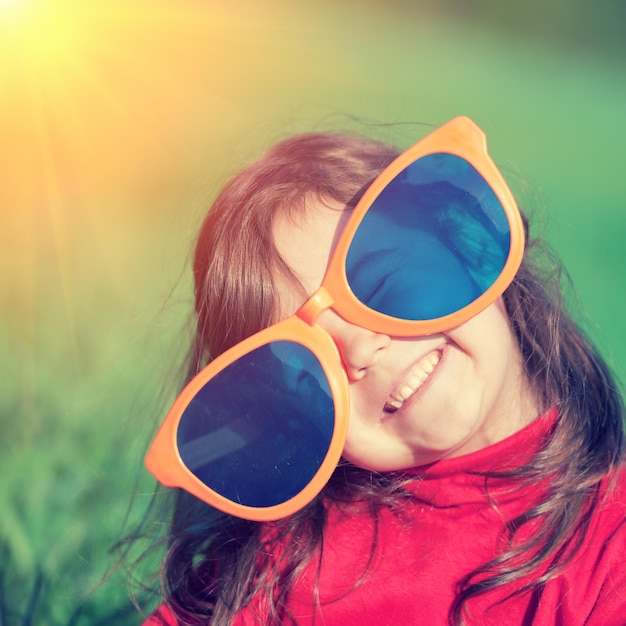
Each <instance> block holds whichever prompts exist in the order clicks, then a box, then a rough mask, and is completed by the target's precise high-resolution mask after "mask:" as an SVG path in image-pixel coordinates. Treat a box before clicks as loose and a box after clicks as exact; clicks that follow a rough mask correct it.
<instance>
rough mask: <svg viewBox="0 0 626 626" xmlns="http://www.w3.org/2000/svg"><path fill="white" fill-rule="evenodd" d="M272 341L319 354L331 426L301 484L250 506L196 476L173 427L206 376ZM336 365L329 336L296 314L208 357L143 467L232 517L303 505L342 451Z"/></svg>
mask: <svg viewBox="0 0 626 626" xmlns="http://www.w3.org/2000/svg"><path fill="white" fill-rule="evenodd" d="M273 341H292V342H294V343H298V344H300V345H302V346H304V347H305V348H307V349H308V350H310V351H311V352H312V353H313V354H314V355H315V357H316V358H317V359H318V361H319V362H320V365H321V367H322V369H323V371H324V374H325V375H326V378H327V379H328V384H329V387H330V391H331V395H332V398H333V403H334V407H335V415H334V426H333V433H332V436H331V440H330V444H329V446H328V452H327V453H326V456H325V458H324V460H323V461H322V463H321V464H320V467H319V468H318V470H317V472H316V473H315V474H314V475H313V477H312V478H311V480H310V482H309V483H308V484H307V485H306V487H305V488H304V489H302V490H301V491H300V492H299V493H297V494H296V495H295V496H293V497H292V498H290V499H289V500H286V501H284V502H281V503H279V504H276V505H272V506H267V507H254V506H248V505H245V504H240V503H237V502H234V501H233V500H230V499H228V498H226V497H225V496H223V495H221V494H220V493H218V492H217V491H214V490H213V489H211V488H210V487H208V486H207V485H205V484H204V483H203V482H202V481H201V480H200V479H199V478H197V477H196V476H195V475H194V474H193V472H192V471H191V470H190V469H188V468H187V466H186V465H185V462H184V461H183V459H182V458H181V456H180V452H179V450H178V443H177V432H178V425H179V424H180V421H181V419H182V417H183V413H184V411H185V409H186V408H187V407H188V406H189V404H190V402H191V400H192V399H193V398H194V397H195V395H196V394H197V393H198V391H199V390H200V389H201V388H202V387H203V386H204V385H205V384H206V383H207V382H208V381H209V380H211V379H212V378H213V377H214V376H215V375H216V374H217V373H218V372H220V371H222V370H224V369H225V368H226V367H227V366H228V365H229V364H231V363H234V362H235V361H236V360H237V359H239V358H240V357H242V356H244V355H245V354H248V353H249V352H251V351H252V350H254V349H256V348H259V347H261V346H264V345H267V344H268V343H271V342H273ZM333 363H337V367H334V366H333V365H332V364H333ZM340 364H341V360H340V357H339V353H338V351H337V347H336V346H335V344H334V342H333V341H332V339H331V338H330V336H329V335H328V334H327V333H326V332H325V331H324V330H322V329H321V328H320V327H318V326H309V325H308V324H307V323H306V322H303V321H302V320H301V319H299V318H298V317H296V316H295V315H294V316H291V317H290V318H288V319H286V320H284V321H282V322H279V323H278V324H275V325H274V326H270V327H269V328H266V329H264V330H262V331H260V332H258V333H256V334H255V335H252V336H251V337H249V338H248V339H245V340H244V341H242V342H241V343H238V344H236V345H235V346H233V347H232V348H230V349H229V350H227V351H226V352H224V353H223V354H221V355H220V356H218V357H217V358H216V359H214V360H213V361H211V363H209V365H207V366H206V367H205V368H204V369H203V370H202V371H200V372H199V373H198V374H197V375H196V376H195V377H194V378H192V380H191V381H190V382H189V383H188V384H187V385H186V386H185V387H184V389H183V390H182V391H181V393H180V394H179V395H178V397H177V398H176V400H175V401H174V404H173V405H172V407H171V408H170V410H169V411H168V413H167V415H166V417H165V420H164V421H163V423H162V425H161V427H160V428H159V430H158V432H157V434H156V436H155V438H154V440H153V442H152V444H151V446H150V448H149V450H148V453H147V455H146V459H145V464H146V467H147V469H148V471H149V472H150V473H151V474H152V475H153V476H154V477H155V478H156V479H157V480H158V481H159V482H160V483H162V484H163V485H165V486H167V487H178V488H181V489H184V490H185V491H188V492H189V493H191V494H192V495H194V496H196V497H197V498H199V499H201V500H203V501H204V502H207V503H208V504H210V505H211V506H214V507H215V508H217V509H219V510H221V511H223V512H224V513H228V514H231V515H234V516H237V517H242V518H245V519H248V520H253V521H259V522H261V521H272V520H276V519H280V518H283V517H287V516H288V515H291V514H293V513H295V512H296V511H298V510H300V509H301V508H303V507H304V506H305V505H306V504H308V503H309V502H310V501H311V500H312V499H313V498H314V497H315V496H316V495H317V494H318V493H319V492H320V491H321V490H322V488H323V487H324V485H326V483H327V482H328V479H329V478H330V476H331V474H332V473H333V471H334V470H335V468H336V467H337V464H338V463H339V459H340V458H341V453H342V452H343V447H344V444H345V439H346V433H347V429H348V414H349V406H348V403H349V395H348V382H347V378H346V375H345V372H344V371H343V369H342V368H341V365H340Z"/></svg>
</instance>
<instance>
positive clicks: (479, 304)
mask: <svg viewBox="0 0 626 626" xmlns="http://www.w3.org/2000/svg"><path fill="white" fill-rule="evenodd" d="M442 152H443V153H448V154H452V155H456V156H459V157H462V158H463V159H465V160H466V161H468V162H469V163H470V164H471V165H472V166H473V167H474V168H475V169H476V170H477V171H478V173H479V174H480V175H481V176H482V177H483V178H484V180H485V181H486V182H487V183H488V185H489V186H490V187H491V189H492V190H493V192H494V193H495V195H496V197H497V198H498V200H499V201H500V203H501V205H502V207H503V209H504V212H505V214H506V217H507V219H508V222H509V226H510V248H509V255H508V258H507V260H506V262H505V265H504V267H503V269H502V272H501V273H500V275H499V276H498V278H497V279H496V281H495V282H494V283H493V284H492V285H491V286H490V287H489V288H488V289H487V290H486V291H485V293H483V294H482V295H481V296H479V297H478V298H477V299H476V300H474V301H473V302H471V303H470V304H468V305H467V306H465V307H464V308H462V309H460V310H459V311H455V312H453V313H451V314H450V315H446V316H444V317H440V318H437V319H434V320H426V321H411V320H403V319H398V318H394V317H390V316H388V315H385V314H383V313H379V312H377V311H374V310H372V309H369V308H368V307H367V306H365V305H364V304H363V303H361V302H360V301H359V300H358V299H357V298H356V297H355V296H354V294H353V293H352V291H351V290H350V287H349V285H348V280H347V277H346V270H345V264H346V257H347V254H348V249H349V247H350V243H351V241H352V238H353V236H354V234H355V232H356V230H357V228H358V226H359V224H360V223H361V221H362V219H363V216H364V215H365V213H366V212H367V210H368V209H369V207H370V206H371V205H372V203H373V202H374V201H375V200H376V198H377V197H378V196H379V194H380V193H381V192H382V190H383V189H384V188H385V187H386V186H387V185H388V184H389V183H390V182H391V181H392V180H393V179H394V178H395V177H396V176H397V175H398V174H399V173H400V172H401V171H403V170H404V169H405V168H406V167H408V166H409V165H410V164H411V163H413V162H415V161H417V160H418V159H420V158H421V157H424V156H427V155H429V154H433V153H442ZM523 255H524V228H523V224H522V219H521V215H520V212H519V209H518V208H517V205H516V203H515V200H514V198H513V194H512V193H511V191H510V190H509V188H508V186H507V184H506V182H505V180H504V178H503V177H502V175H501V174H500V172H499V171H498V169H497V167H496V165H495V163H494V162H493V161H492V160H491V158H490V157H489V155H488V153H487V141H486V137H485V134H484V133H483V131H482V130H481V129H480V128H479V127H478V126H477V125H476V124H475V123H474V122H473V121H472V120H470V119H469V118H467V117H457V118H454V119H453V120H451V121H449V122H448V123H446V124H444V125H443V126H441V127H439V128H438V129H436V130H434V131H433V132H431V133H430V134H429V135H427V136H426V137H424V138H423V139H421V140H420V141H419V142H417V143H416V144H415V145H414V146H412V147H411V148H409V149H408V150H406V151H405V152H403V153H402V154H401V155H400V156H399V157H398V158H397V159H396V160H395V161H393V162H392V163H391V164H390V165H389V166H388V167H387V168H385V170H383V172H382V173H381V174H380V175H379V176H378V177H377V178H376V179H375V180H374V182H373V183H372V184H371V185H370V186H369V187H368V189H367V190H366V192H365V193H364V194H363V196H362V198H361V199H360V200H359V202H358V204H357V205H356V207H355V209H354V211H353V213H352V215H351V216H350V218H349V220H348V222H347V224H346V226H345V228H344V230H343V232H342V234H341V237H340V239H339V241H338V243H337V246H336V248H335V251H334V252H333V255H332V257H331V259H330V262H329V265H328V269H327V271H326V274H325V276H324V280H323V281H322V285H321V286H320V288H319V289H318V290H317V291H316V292H315V293H314V294H313V295H312V296H311V297H310V298H309V299H308V300H307V301H306V302H305V303H304V305H303V306H302V307H301V308H300V309H299V310H298V311H297V312H296V313H295V314H294V315H292V316H291V317H289V318H287V319H286V320H284V321H282V322H279V323H277V324H274V325H272V326H270V327H268V328H266V329H264V330H262V331H260V332H258V333H256V334H254V335H252V336H251V337H248V338H247V339H245V340H244V341H242V342H240V343H238V344H237V345H235V346H233V347H232V348H230V349H229V350H227V351H226V352H224V353H223V354H221V355H220V356H218V357H217V358H215V359H214V360H213V361H211V363H209V364H208V365H207V366H206V367H205V368H204V369H203V370H202V371H200V372H199V373H198V374H197V375H196V376H195V377H194V378H193V379H192V380H191V381H190V382H189V383H188V384H187V386H186V387H185V388H184V389H183V390H182V392H181V393H180V395H179V396H178V398H177V399H176V400H175V402H174V404H173V405H172V407H171V409H170V410H169V412H168V414H167V416H166V417H165V420H164V422H163V424H162V425H161V427H160V429H159V431H158V432H157V434H156V436H155V438H154V441H153V442H152V444H151V446H150V448H149V450H148V453H147V456H146V466H147V468H148V470H149V471H150V473H151V474H153V475H154V476H155V477H156V478H157V480H158V481H159V482H161V483H162V484H164V485H166V486H168V487H180V488H182V489H185V490H186V491H188V492H189V493H191V494H193V495H194V496H196V497H197V498H199V499H201V500H203V501H204V502H207V503H208V504H210V505H211V506H214V507H215V508H217V509H219V510H221V511H223V512H225V513H228V514H231V515H234V516H237V517H242V518H245V519H250V520H256V521H269V520H275V519H280V518H283V517H287V516H289V515H291V514H293V513H295V512H296V511H298V510H300V509H301V508H303V507H304V506H305V505H306V504H308V503H309V502H310V501H311V500H312V499H313V498H314V497H315V496H316V495H317V494H318V493H319V492H320V491H321V490H322V488H323V487H324V485H325V484H326V483H327V482H328V479H329V478H330V476H331V474H332V473H333V471H334V470H335V468H336V466H337V463H338V462H339V459H340V457H341V453H342V451H343V447H344V443H345V438H346V433H347V429H348V415H349V391H348V380H347V377H346V374H345V372H344V370H343V368H342V366H341V358H340V355H339V352H338V350H337V347H336V345H335V343H334V342H333V340H332V338H331V337H330V335H329V334H328V333H327V332H326V331H324V330H323V329H322V328H321V327H320V326H319V325H317V319H318V317H319V315H320V314H321V313H322V312H323V311H325V310H326V309H329V308H332V309H333V311H335V313H337V314H338V315H340V316H341V317H342V318H343V319H345V320H346V321H348V322H350V323H352V324H355V325H358V326H361V327H364V328H367V329H369V330H372V331H374V332H378V333H382V334H386V335H391V336H396V337H418V336H421V335H428V334H433V333H437V332H443V331H445V330H450V329H452V328H455V327H457V326H460V325H461V324H463V323H465V322H466V321H468V320H469V319H471V318H472V317H474V316H475V315H476V314H477V313H479V312H480V311H482V310H484V309H485V308H487V306H489V305H490V304H492V303H493V302H494V301H495V300H496V299H497V298H498V297H499V296H500V295H502V293H503V292H504V290H505V289H506V288H507V287H508V285H509V284H510V283H511V281H512V280H513V278H514V276H515V274H516V272H517V270H518V269H519V266H520V264H521V262H522V258H523ZM281 340H282V341H293V342H295V343H298V344H301V345H303V346H305V347H306V348H308V349H309V350H310V351H311V352H312V353H313V354H314V355H315V356H316V358H317V359H318V360H319V362H320V364H321V366H322V368H323V370H324V373H325V374H326V377H327V379H328V384H329V386H330V390H331V394H332V397H333V401H334V406H335V421H334V429H333V434H332V438H331V442H330V444H329V449H328V452H327V454H326V457H325V458H324V460H323V462H322V464H321V466H320V468H319V469H318V471H317V472H316V473H315V475H314V476H313V477H312V479H311V481H310V482H309V483H308V485H306V486H305V487H304V488H303V489H302V491H300V492H299V493H298V494H296V495H295V496H294V497H293V498H291V499H289V500H287V501H285V502H281V503H279V504H276V505H273V506H268V507H251V506H246V505H243V504H240V503H237V502H234V501H232V500H229V499H228V498H225V497H224V496H222V495H220V494H219V493H217V492H215V491H213V490H212V489H211V488H210V487H207V486H206V485H205V484H204V483H203V482H202V481H201V480H199V479H198V478H196V476H195V475H194V474H193V473H192V472H191V471H190V470H189V469H188V468H187V467H186V466H185V464H184V462H183V460H182V458H181V456H180V453H179V451H178V445H177V430H178V425H179V423H180V420H181V418H182V415H183V413H184V411H185V409H186V408H187V407H188V406H189V404H190V402H191V401H192V399H193V398H194V397H195V396H196V394H197V393H198V392H199V391H200V389H202V387H203V386H204V385H205V384H206V383H207V382H208V381H209V380H211V379H212V378H213V377H214V376H216V375H217V374H218V373H219V372H220V371H222V370H224V369H225V368H226V367H227V366H228V365H230V364H231V363H233V362H235V361H236V360H237V359H239V358H241V357H242V356H244V355H246V354H248V353H249V352H251V351H253V350H255V349H257V348H259V347H261V346H263V345H266V344H268V343H271V342H273V341H281Z"/></svg>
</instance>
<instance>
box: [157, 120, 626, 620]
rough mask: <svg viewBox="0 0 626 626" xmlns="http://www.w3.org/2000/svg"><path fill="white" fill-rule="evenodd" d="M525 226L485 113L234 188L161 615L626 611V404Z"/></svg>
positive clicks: (286, 161) (183, 405)
mask: <svg viewBox="0 0 626 626" xmlns="http://www.w3.org/2000/svg"><path fill="white" fill-rule="evenodd" d="M381 172H382V173H381ZM379 174H380V175H379ZM372 181H374V182H372ZM525 231H527V224H526V221H525V218H524V217H523V216H522V215H521V214H520V212H519V210H518V208H517V207H516V206H515V203H514V201H513V198H512V196H511V194H510V192H509V190H508V188H507V187H506V184H505V183H504V181H503V180H502V178H501V176H500V174H499V173H498V172H497V170H496V169H495V166H494V164H493V162H492V161H491V160H490V159H489V157H488V156H487V153H486V144H485V139H484V135H483V134H482V132H481V131H480V129H478V128H477V127H476V126H475V125H474V124H473V123H472V122H471V121H470V120H468V119H467V118H457V119H455V120H453V121H452V122H449V123H448V124H446V125H444V126H443V127H441V128H440V129H438V130H436V131H434V132H433V133H431V134H430V135H428V136H427V137H426V138H425V139H423V140H422V141H421V142H419V143H418V144H416V146H414V147H413V148H411V149H410V150H409V151H407V152H406V153H404V154H402V155H400V156H399V155H398V153H397V151H395V150H394V149H393V148H390V147H388V146H386V145H382V144H379V143H376V142H372V141H366V140H362V139H357V138H354V137H348V136H341V135H335V134H324V133H313V134H306V135H302V136H297V137H294V138H291V139H288V140H286V141H284V142H282V143H280V144H279V145H277V146H276V147H274V148H273V149H272V150H270V151H269V152H268V153H267V154H265V155H264V156H262V157H261V158H260V159H259V160H258V161H256V162H254V163H252V164H251V165H249V166H248V167H247V168H245V169H244V170H243V171H242V172H241V173H240V174H238V175H237V176H236V177H235V178H234V179H233V180H232V181H231V182H230V183H229V184H228V185H227V186H226V188H225V189H224V190H223V191H222V193H221V194H220V195H219V197H218V198H217V200H216V201H215V204H214V206H213V207H212V209H211V211H210V212H209V214H208V216H207V218H206V220H205V222H204V224H203V226H202V229H201V232H200V236H199V238H198V242H197V246H196V254H195V259H194V267H193V271H194V279H195V298H196V313H197V324H196V334H195V341H194V345H193V349H192V358H191V363H190V368H189V381H190V382H189V384H188V385H187V387H186V388H185V390H184V391H183V392H182V394H181V396H180V397H179V399H178V400H177V401H176V403H175V404H174V406H173V407H172V410H171V411H170V413H169V414H168V417H167V418H166V420H165V422H164V424H163V426H162V428H161V429H160V431H159V433H158V434H157V437H156V439H155V442H154V443H153V445H152V447H151V449H150V452H149V455H148V459H147V463H148V467H149V469H150V470H151V471H152V472H153V473H154V474H155V475H157V477H158V478H159V479H160V480H161V481H162V482H163V483H165V484H167V485H169V486H177V487H183V488H184V490H178V491H177V493H176V502H175V507H174V511H173V517H172V519H171V528H170V533H169V549H168V551H167V555H166V558H165V562H164V563H163V567H162V580H163V597H164V603H163V605H162V606H161V607H160V608H159V610H157V612H156V613H155V614H154V615H152V616H151V617H150V618H149V619H148V621H147V622H146V624H147V625H149V626H157V625H159V624H165V625H181V626H182V625H187V624H208V623H211V624H212V625H215V624H220V625H221V624H224V625H226V624H237V625H242V624H324V625H334V624H341V625H342V626H346V625H350V624H355V625H356V624H359V625H361V624H377V625H383V624H408V625H412V624H428V625H430V624H447V623H449V624H481V625H482V624H498V625H501V624H513V625H518V624H520V625H522V624H523V625H530V624H532V625H541V626H544V625H549V624H550V625H552V624H555V625H556V624H561V625H568V626H572V625H574V626H575V625H578V624H580V625H582V624H585V625H587V626H593V625H596V626H600V625H602V626H607V625H611V624H612V625H615V626H617V625H618V624H620V625H623V624H624V623H626V568H624V567H623V566H622V560H623V557H622V555H623V554H624V548H625V547H626V545H625V544H626V528H625V524H624V519H625V515H624V514H625V511H626V499H625V495H624V494H625V489H624V474H623V471H622V469H621V461H622V446H623V443H622V442H623V433H622V404H621V400H620V397H619V395H618V393H617V391H616V387H615V384H614V382H613V380H612V378H611V375H610V373H609V372H608V370H607V367H606V365H605V363H604V362H603V360H602V359H601V358H600V356H599V355H598V354H597V352H596V351H595V350H594V348H593V347H592V346H591V345H590V344H589V342H588V341H587V340H586V338H585V337H584V336H583V334H582V332H581V331H580V329H579V328H578V327H577V326H576V325H575V323H574V322H573V321H572V320H571V318H570V317H569V316H568V315H567V313H566V312H565V311H564V308H563V305H562V303H561V299H560V296H559V292H558V286H557V285H555V284H554V281H551V280H549V279H548V277H547V275H544V273H542V272H541V271H540V270H539V269H538V268H537V267H536V266H535V265H534V264H533V260H532V258H531V257H532V251H533V248H534V247H535V244H534V243H533V242H530V243H528V244H525V243H524V242H525V235H526V234H527V233H526V232H525ZM262 329H266V330H263V331H262ZM259 331H262V332H260V333H259ZM219 355H221V356H219ZM207 364H208V367H207ZM348 417H349V419H348Z"/></svg>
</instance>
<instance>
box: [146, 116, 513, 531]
mask: <svg viewBox="0 0 626 626" xmlns="http://www.w3.org/2000/svg"><path fill="white" fill-rule="evenodd" d="M523 252H524V231H523V225H522V220H521V216H520V213H519V210H518V208H517V206H516V204H515V201H514V199H513V195H512V194H511V192H510V190H509V188H508V187H507V185H506V183H505V181H504V179H503V178H502V176H501V174H500V173H499V172H498V170H497V168H496V166H495V164H494V163H493V161H492V160H491V158H490V157H489V155H488V154H487V144H486V138H485V135H484V133H483V132H482V131H481V130H480V128H478V127H477V126H476V125H475V124H474V123H473V122H472V121H471V120H470V119H468V118H466V117H458V118H455V119H453V120H451V121H450V122H448V123H447V124H445V125H443V126H441V127H440V128H438V129H437V130H435V131H433V132H432V133H431V134H429V135H428V136H426V137H425V138H424V139H422V140H421V141H419V142H418V143H417V144H415V145H414V146H413V147H411V148H409V149H408V150H407V151H406V152H404V153H403V154H401V155H400V156H399V157H398V158H397V159H396V160H395V161H393V163H391V164H390V165H389V166H388V167H387V168H386V169H385V170H384V171H383V172H382V173H381V174H380V175H379V176H378V177H377V178H376V180H375V181H374V182H373V183H372V184H371V185H370V187H368V189H367V191H366V192H365V193H364V194H363V196H362V198H361V200H360V201H359V202H358V204H357V205H356V207H355V209H354V211H353V213H352V215H351V216H350V218H349V220H348V221H347V223H346V226H345V228H344V230H343V232H342V234H341V237H340V238H339V241H338V243H337V246H336V248H335V251H334V253H333V255H332V257H331V259H330V261H329V265H328V269H327V271H326V274H325V277H324V280H323V282H322V285H321V286H320V288H319V289H318V290H317V291H316V292H315V293H314V294H313V295H312V296H311V297H310V298H309V299H308V300H307V301H306V302H305V303H304V305H303V306H302V307H301V308H300V309H299V310H298V311H297V312H296V313H295V314H294V315H292V316H291V317H289V318H288V319H286V320H284V321H282V322H279V323H277V324H274V325H272V326H270V327H268V328H266V329H265V330H262V331H260V332H258V333H256V334H255V335H252V336H251V337H249V338H248V339H246V340H244V341H242V342H241V343H239V344H237V345H235V346H234V347H232V348H231V349H229V350H228V351H226V352H224V353H223V354H222V355H220V356H218V357H217V358H216V359H215V360H213V361H212V362H211V363H209V365H207V366H206V367H205V368H204V369H203V370H202V371H201V372H199V373H198V374H197V375H196V376H195V377H194V378H193V379H192V380H191V381H190V382H189V383H188V385H187V386H186V387H185V388H184V389H183V391H182V392H181V394H180V395H179V396H178V398H177V399H176V401H175V402H174V404H173V406H172V408H171V409H170V411H169V413H168V414H167V416H166V418H165V421H164V422H163V424H162V426H161V428H160V429H159V431H158V433H157V435H156V437H155V439H154V441H153V443H152V445H151V447H150V449H149V451H148V455H147V458H146V465H147V467H148V469H149V471H150V472H151V473H152V474H153V475H154V476H155V477H156V478H157V479H158V480H159V481H160V482H161V483H163V484H165V485H167V486H170V487H181V488H183V489H185V490H187V491H188V492H190V493H192V494H193V495H195V496H196V497H198V498H200V499H201V500H204V501H205V502H207V503H208V504H210V505H212V506H214V507H216V508H217V509H220V510H221V511H223V512H226V513H229V514H232V515H235V516H238V517H242V518H246V519H251V520H258V521H264V520H273V519H279V518H282V517H286V516H288V515H291V514H292V513H294V512H296V511H298V510H299V509H301V508H302V507H304V506H305V505H306V504H308V503H309V502H310V501H311V500H312V499H313V498H314V497H315V496H316V495H317V494H318V493H319V492H320V491H321V489H322V488H323V487H324V485H325V484H326V483H327V481H328V480H329V478H330V476H331V474H332V472H333V471H334V469H335V468H336V466H337V464H338V462H339V459H340V456H341V453H342V450H343V447H344V442H345V438H346V431H347V425H348V415H349V391H348V380H347V377H346V374H345V371H344V369H343V367H342V363H341V358H340V355H339V352H338V350H337V347H336V346H335V344H334V342H333V340H332V339H331V337H330V336H329V334H328V333H327V332H326V331H324V330H323V329H322V328H321V327H320V326H319V325H318V324H317V318H318V316H319V315H320V313H321V312H322V311H324V310H326V309H332V310H333V311H334V312H335V313H336V314H338V315H339V316H341V317H342V318H343V319H344V320H346V321H347V322H349V323H352V324H356V325H358V326H361V327H364V328H367V329H370V330H372V331H375V332H377V333H383V334H386V335H390V336H395V337H418V336H422V335H428V334H432V333H439V332H443V331H447V330H450V329H452V328H455V327H457V326H459V325H461V324H463V323H464V322H466V321H468V320H469V319H470V318H472V317H473V316H475V315H476V314H477V313H479V312H480V311H482V310H483V309H485V308H486V307H487V306H489V305H490V304H492V303H493V302H494V301H495V300H496V299H497V298H498V297H499V296H500V295H501V294H502V293H503V292H504V290H505V289H506V288H507V286H508V285H509V284H510V283H511V281H512V280H513V277H514V276H515V273H516V272H517V270H518V268H519V265H520V263H521V260H522V256H523Z"/></svg>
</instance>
